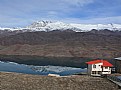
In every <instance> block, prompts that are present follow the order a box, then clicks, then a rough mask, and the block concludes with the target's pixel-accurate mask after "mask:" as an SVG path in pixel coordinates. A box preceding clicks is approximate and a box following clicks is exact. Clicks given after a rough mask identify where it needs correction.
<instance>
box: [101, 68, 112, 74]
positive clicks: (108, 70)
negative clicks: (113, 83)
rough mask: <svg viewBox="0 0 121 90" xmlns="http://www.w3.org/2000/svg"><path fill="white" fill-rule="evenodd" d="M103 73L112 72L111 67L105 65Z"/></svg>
mask: <svg viewBox="0 0 121 90" xmlns="http://www.w3.org/2000/svg"><path fill="white" fill-rule="evenodd" d="M102 74H111V68H110V67H103V72H102Z"/></svg>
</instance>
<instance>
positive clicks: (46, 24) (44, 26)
mask: <svg viewBox="0 0 121 90" xmlns="http://www.w3.org/2000/svg"><path fill="white" fill-rule="evenodd" d="M92 29H96V30H104V29H108V30H111V31H115V30H118V31H121V24H112V23H111V24H75V23H63V22H60V21H55V22H52V21H37V22H34V23H32V24H31V25H29V26H27V27H25V28H0V30H8V31H17V30H22V31H23V32H33V31H34V32H35V31H53V30H61V31H64V30H73V31H76V32H88V31H91V30H92Z"/></svg>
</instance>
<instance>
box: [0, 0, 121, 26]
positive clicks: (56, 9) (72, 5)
mask: <svg viewBox="0 0 121 90" xmlns="http://www.w3.org/2000/svg"><path fill="white" fill-rule="evenodd" d="M37 20H52V21H53V20H54V21H57V20H59V21H63V22H66V23H90V24H94V23H104V24H106V23H118V24H121V0H0V27H24V26H26V25H29V24H31V23H32V22H34V21H37Z"/></svg>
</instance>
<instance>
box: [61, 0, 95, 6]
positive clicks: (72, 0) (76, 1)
mask: <svg viewBox="0 0 121 90" xmlns="http://www.w3.org/2000/svg"><path fill="white" fill-rule="evenodd" d="M63 1H64V2H66V3H68V4H70V5H75V6H84V5H87V4H90V3H93V2H94V1H95V0H63Z"/></svg>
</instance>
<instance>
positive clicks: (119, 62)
mask: <svg viewBox="0 0 121 90" xmlns="http://www.w3.org/2000/svg"><path fill="white" fill-rule="evenodd" d="M115 68H116V72H117V73H121V57H118V58H115Z"/></svg>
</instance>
